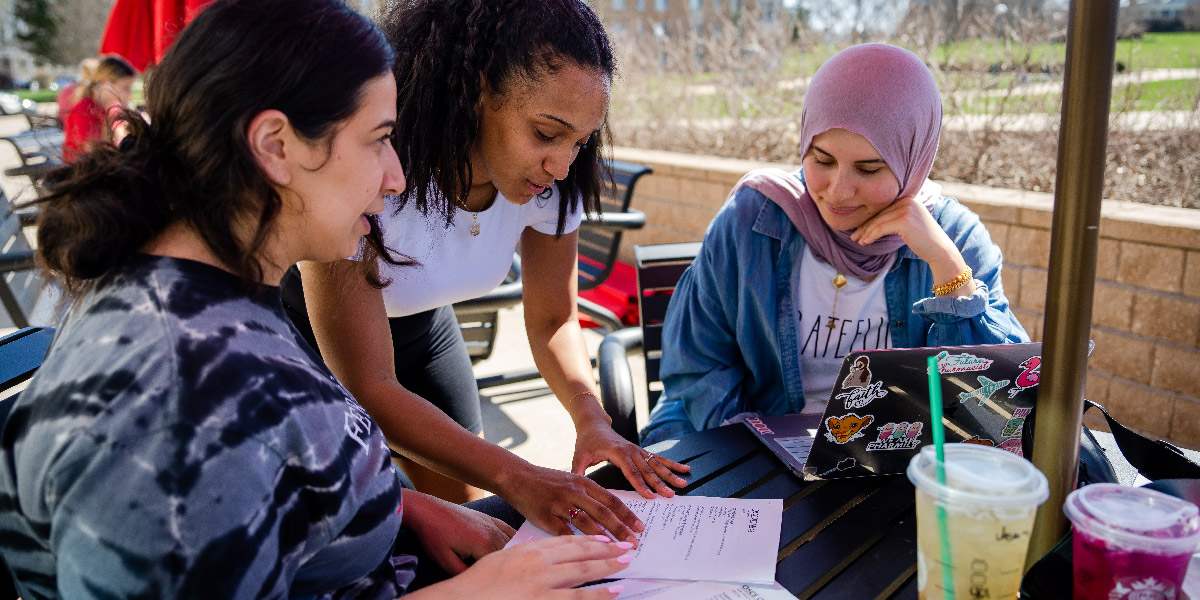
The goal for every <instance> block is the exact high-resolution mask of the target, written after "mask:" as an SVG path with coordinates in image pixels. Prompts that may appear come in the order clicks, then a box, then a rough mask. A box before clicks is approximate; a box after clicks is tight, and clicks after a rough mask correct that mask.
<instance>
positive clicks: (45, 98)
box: [16, 90, 58, 102]
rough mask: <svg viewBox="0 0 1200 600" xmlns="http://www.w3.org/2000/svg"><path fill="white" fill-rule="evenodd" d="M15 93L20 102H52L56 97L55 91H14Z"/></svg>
mask: <svg viewBox="0 0 1200 600" xmlns="http://www.w3.org/2000/svg"><path fill="white" fill-rule="evenodd" d="M16 93H17V95H18V96H20V97H21V99H22V100H33V101H34V102H54V97H55V96H57V95H58V92H57V91H55V90H16Z"/></svg>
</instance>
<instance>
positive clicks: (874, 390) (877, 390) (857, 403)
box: [834, 381, 888, 410]
mask: <svg viewBox="0 0 1200 600" xmlns="http://www.w3.org/2000/svg"><path fill="white" fill-rule="evenodd" d="M887 394H888V393H887V390H885V389H883V382H882V381H876V382H875V383H872V384H870V385H868V386H866V387H860V388H854V389H853V390H851V391H849V392H845V393H842V394H838V395H837V396H834V399H835V400H841V401H842V402H843V403H844V404H845V406H846V410H857V409H859V408H862V407H864V406H866V405H868V404H870V403H871V401H872V400H878V399H880V398H882V397H884V396H886V395H887Z"/></svg>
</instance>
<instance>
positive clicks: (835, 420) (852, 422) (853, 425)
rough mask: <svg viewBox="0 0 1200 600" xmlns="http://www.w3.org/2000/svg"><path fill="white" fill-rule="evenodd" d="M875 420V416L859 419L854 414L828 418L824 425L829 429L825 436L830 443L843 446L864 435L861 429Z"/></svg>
mask: <svg viewBox="0 0 1200 600" xmlns="http://www.w3.org/2000/svg"><path fill="white" fill-rule="evenodd" d="M874 420H875V415H866V416H863V417H860V416H858V415H856V414H854V413H848V414H844V415H842V416H840V417H829V418H828V419H827V420H826V421H825V423H826V425H827V426H828V427H829V431H828V432H827V433H826V435H827V436H828V438H829V441H831V442H837V443H839V444H845V443H846V442H849V441H850V440H855V439H858V438H860V437H863V436H865V435H866V432H864V431H863V429H864V428H865V427H866V426H867V425H870V424H871V423H872V422H873V421H874Z"/></svg>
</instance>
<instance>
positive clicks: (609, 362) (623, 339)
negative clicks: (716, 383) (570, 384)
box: [597, 242, 700, 443]
mask: <svg viewBox="0 0 1200 600" xmlns="http://www.w3.org/2000/svg"><path fill="white" fill-rule="evenodd" d="M699 252H700V242H685V243H677V244H655V245H651V246H634V248H633V256H634V262H635V263H636V264H635V267H636V269H637V281H638V306H639V308H640V311H639V312H640V317H641V325H640V326H638V327H627V328H625V329H620V330H617V331H614V332H612V333H610V334H608V335H606V336H604V341H602V342H600V350H599V352H598V353H597V360H598V362H599V364H600V396H601V397H602V398H603V402H604V410H605V412H607V413H608V415H609V416H610V417H612V419H613V423H612V426H613V430H615V431H616V432H617V433H619V434H621V436H622V437H624V438H625V439H627V440H629V441H631V442H634V443H637V441H638V423H637V410H636V402H635V399H634V398H635V395H634V391H633V373H632V371H631V370H630V367H629V352H630V351H631V350H634V349H636V348H639V347H640V348H641V349H642V356H643V357H644V359H645V364H646V398H647V401H648V406H647V410H652V409H653V408H654V405H655V404H657V403H658V397H659V396H661V395H662V381H661V380H660V379H659V365H660V363H661V362H662V327H663V318H664V317H665V316H666V314H667V304H668V303H669V302H670V301H671V294H672V293H673V292H674V290H675V285H676V284H677V283H678V282H679V278H680V277H682V276H683V272H684V271H685V270H686V269H687V268H688V266H689V265H691V264H692V261H693V260H694V259H695V258H696V254H698V253H699Z"/></svg>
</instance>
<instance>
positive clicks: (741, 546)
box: [508, 490, 783, 585]
mask: <svg viewBox="0 0 1200 600" xmlns="http://www.w3.org/2000/svg"><path fill="white" fill-rule="evenodd" d="M613 494H614V495H615V496H617V497H618V498H620V499H621V501H622V502H624V503H625V505H626V506H628V507H629V509H630V510H631V511H633V514H635V515H637V516H638V518H639V519H641V520H642V523H644V524H645V525H646V529H645V531H643V532H642V533H641V534H639V535H638V547H637V548H636V549H635V550H634V553H635V555H634V559H633V562H631V563H630V564H629V567H628V568H626V569H625V570H623V571H621V575H622V576H624V577H627V578H632V579H677V580H684V581H724V582H739V583H757V584H764V585H770V584H773V583H774V582H775V559H776V557H777V555H778V550H779V531H780V528H781V527H782V525H783V500H780V499H777V498H775V499H764V500H749V499H745V498H707V497H703V496H675V497H674V498H662V497H655V498H654V499H652V500H646V499H645V498H642V497H641V496H639V495H638V494H637V493H636V492H627V491H621V490H613ZM544 537H550V534H549V533H547V532H545V531H543V530H541V529H538V528H537V527H535V526H533V525H532V524H530V523H529V522H528V521H526V522H525V524H524V525H522V526H521V528H520V529H518V530H517V534H516V535H514V536H513V538H512V540H510V541H509V543H508V545H509V546H512V545H515V544H519V543H523V542H528V541H531V540H536V539H541V538H544Z"/></svg>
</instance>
